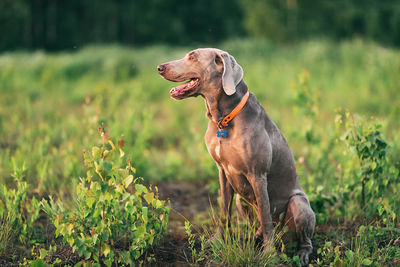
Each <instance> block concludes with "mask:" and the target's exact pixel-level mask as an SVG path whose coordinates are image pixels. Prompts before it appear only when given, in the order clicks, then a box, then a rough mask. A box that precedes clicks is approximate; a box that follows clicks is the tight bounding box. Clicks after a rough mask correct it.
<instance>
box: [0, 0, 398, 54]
mask: <svg viewBox="0 0 400 267" xmlns="http://www.w3.org/2000/svg"><path fill="white" fill-rule="evenodd" d="M0 30H1V35H0V50H8V49H17V48H27V49H37V48H42V49H47V50H58V49H69V48H74V47H77V46H81V45H85V44H88V43H125V44H137V45H141V44H149V43H169V44H187V43H193V42H203V43H204V42H207V43H213V42H217V41H220V40H223V39H226V38H229V37H236V36H243V35H250V36H256V37H266V38H269V39H271V40H274V41H295V40H298V39H302V38H308V37H310V36H315V35H317V36H327V37H331V38H334V39H341V38H349V37H353V36H355V35H356V36H361V37H365V38H367V39H372V40H376V41H378V42H382V43H384V44H387V45H396V46H400V1H399V0H379V1H378V0H319V1H315V0H191V1H187V0H102V1H100V0H68V1H65V0H0Z"/></svg>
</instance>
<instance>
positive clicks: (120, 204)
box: [41, 129, 169, 266]
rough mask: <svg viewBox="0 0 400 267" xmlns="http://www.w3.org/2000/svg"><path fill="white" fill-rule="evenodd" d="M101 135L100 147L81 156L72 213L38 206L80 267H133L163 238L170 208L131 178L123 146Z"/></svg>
mask: <svg viewBox="0 0 400 267" xmlns="http://www.w3.org/2000/svg"><path fill="white" fill-rule="evenodd" d="M100 130H101V131H100V132H101V136H102V140H103V144H102V145H101V146H94V147H93V148H92V150H91V152H89V151H85V153H84V159H85V160H84V163H85V167H86V169H87V176H86V177H85V178H81V182H80V183H79V184H78V186H77V188H76V197H77V199H76V205H75V207H73V208H64V206H63V204H62V202H60V201H59V202H55V201H53V200H52V199H51V198H50V202H47V201H42V202H41V203H42V206H43V209H44V210H45V211H46V213H47V214H48V215H49V216H50V218H51V219H52V221H53V224H54V226H55V227H56V237H57V236H62V237H63V241H64V243H67V244H69V245H70V246H71V247H72V248H73V249H74V250H76V251H77V252H78V253H79V255H80V256H82V257H83V258H84V260H83V261H82V263H83V262H84V261H85V262H87V261H88V262H95V263H100V264H105V265H107V266H111V265H112V264H114V265H119V264H131V265H132V264H133V265H134V264H136V263H138V262H142V260H141V259H140V258H141V256H142V255H143V253H144V252H145V250H146V249H147V248H148V247H149V246H151V245H153V244H155V242H156V241H157V240H158V239H159V238H161V236H162V235H163V234H164V233H165V231H166V228H167V224H168V214H169V208H168V207H165V206H164V205H165V201H161V200H159V199H158V192H157V188H155V190H154V191H152V190H149V189H148V188H147V187H145V186H144V185H142V184H141V183H140V178H134V176H133V175H134V174H135V169H134V168H133V166H132V165H131V163H130V161H129V160H125V157H124V155H125V152H124V151H123V150H122V149H123V145H124V142H123V141H122V140H119V141H118V143H117V145H114V143H113V142H112V141H111V139H110V138H109V136H108V135H107V134H106V133H105V132H104V130H103V129H100ZM132 185H133V187H134V188H132ZM131 190H134V193H130V191H131Z"/></svg>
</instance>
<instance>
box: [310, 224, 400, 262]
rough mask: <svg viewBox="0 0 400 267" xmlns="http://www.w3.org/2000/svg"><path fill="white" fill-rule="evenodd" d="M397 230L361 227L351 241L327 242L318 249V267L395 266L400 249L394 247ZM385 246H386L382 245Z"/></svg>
mask: <svg viewBox="0 0 400 267" xmlns="http://www.w3.org/2000/svg"><path fill="white" fill-rule="evenodd" d="M396 236H397V237H398V233H397V234H396V232H395V230H393V229H392V230H390V229H387V228H381V227H373V226H364V225H361V226H360V227H359V228H358V231H357V233H356V235H355V237H353V238H351V240H350V241H339V240H336V244H335V243H334V242H332V241H326V242H325V243H324V245H323V246H321V247H320V248H318V250H317V254H318V258H317V260H316V264H317V265H318V266H382V265H385V264H387V263H389V264H394V263H395V261H396V260H397V259H398V257H399V255H400V247H398V246H393V245H392V244H393V243H394V242H396V240H398V239H395V237H396ZM382 244H384V245H382Z"/></svg>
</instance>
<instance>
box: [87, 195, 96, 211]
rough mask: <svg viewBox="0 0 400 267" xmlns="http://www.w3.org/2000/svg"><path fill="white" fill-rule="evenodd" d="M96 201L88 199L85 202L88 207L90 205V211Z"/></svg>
mask: <svg viewBox="0 0 400 267" xmlns="http://www.w3.org/2000/svg"><path fill="white" fill-rule="evenodd" d="M94 201H95V199H94V197H88V198H87V199H86V200H85V202H86V205H88V207H89V208H90V209H91V208H92V206H93V203H94Z"/></svg>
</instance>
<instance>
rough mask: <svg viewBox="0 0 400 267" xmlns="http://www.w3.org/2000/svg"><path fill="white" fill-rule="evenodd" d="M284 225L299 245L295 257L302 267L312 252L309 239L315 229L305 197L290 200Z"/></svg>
mask: <svg viewBox="0 0 400 267" xmlns="http://www.w3.org/2000/svg"><path fill="white" fill-rule="evenodd" d="M284 223H285V224H286V225H288V227H289V231H294V232H295V234H296V238H297V240H298V244H299V250H298V252H297V255H298V256H299V258H300V262H301V264H302V265H303V266H305V265H307V264H308V263H309V257H310V254H311V252H312V250H313V247H312V243H311V238H312V236H313V234H314V229H315V214H314V212H313V211H312V209H311V207H310V202H309V201H308V199H307V197H306V196H305V195H295V196H293V197H291V198H290V201H289V204H288V208H287V212H286V216H285V219H284Z"/></svg>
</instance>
